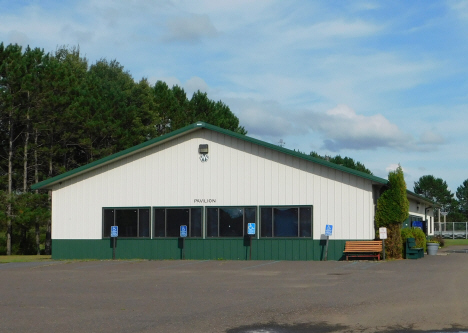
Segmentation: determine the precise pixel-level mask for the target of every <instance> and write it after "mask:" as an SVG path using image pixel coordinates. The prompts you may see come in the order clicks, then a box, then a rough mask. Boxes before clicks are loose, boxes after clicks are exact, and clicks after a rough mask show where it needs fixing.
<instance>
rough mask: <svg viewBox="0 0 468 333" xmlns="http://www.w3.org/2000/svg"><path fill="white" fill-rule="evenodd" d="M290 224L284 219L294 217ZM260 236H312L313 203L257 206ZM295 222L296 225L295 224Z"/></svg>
mask: <svg viewBox="0 0 468 333" xmlns="http://www.w3.org/2000/svg"><path fill="white" fill-rule="evenodd" d="M294 210H296V211H297V219H296V221H291V222H292V225H288V224H285V223H288V222H287V221H286V222H285V220H286V219H288V218H289V219H291V220H292V217H294V213H295V212H294ZM259 218H260V227H259V228H258V229H259V235H260V238H291V239H295V238H313V236H314V235H313V226H314V207H313V205H287V206H259ZM296 224H297V226H296Z"/></svg>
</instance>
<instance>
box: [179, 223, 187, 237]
mask: <svg viewBox="0 0 468 333" xmlns="http://www.w3.org/2000/svg"><path fill="white" fill-rule="evenodd" d="M180 237H187V226H186V225H181V226H180Z"/></svg>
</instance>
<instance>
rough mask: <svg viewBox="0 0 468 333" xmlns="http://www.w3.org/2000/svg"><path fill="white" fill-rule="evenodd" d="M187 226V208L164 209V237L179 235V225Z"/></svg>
mask: <svg viewBox="0 0 468 333" xmlns="http://www.w3.org/2000/svg"><path fill="white" fill-rule="evenodd" d="M181 225H186V226H187V228H188V226H189V210H188V209H187V208H184V209H167V210H166V237H179V236H180V226H181Z"/></svg>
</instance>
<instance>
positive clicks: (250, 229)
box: [247, 223, 255, 235]
mask: <svg viewBox="0 0 468 333" xmlns="http://www.w3.org/2000/svg"><path fill="white" fill-rule="evenodd" d="M247 234H248V235H255V223H247Z"/></svg>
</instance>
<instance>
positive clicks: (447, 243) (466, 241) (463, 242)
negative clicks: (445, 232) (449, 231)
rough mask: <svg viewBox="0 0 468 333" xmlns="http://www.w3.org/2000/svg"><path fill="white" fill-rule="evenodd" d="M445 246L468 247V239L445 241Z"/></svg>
mask: <svg viewBox="0 0 468 333" xmlns="http://www.w3.org/2000/svg"><path fill="white" fill-rule="evenodd" d="M444 240H445V246H450V245H468V239H444Z"/></svg>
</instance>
